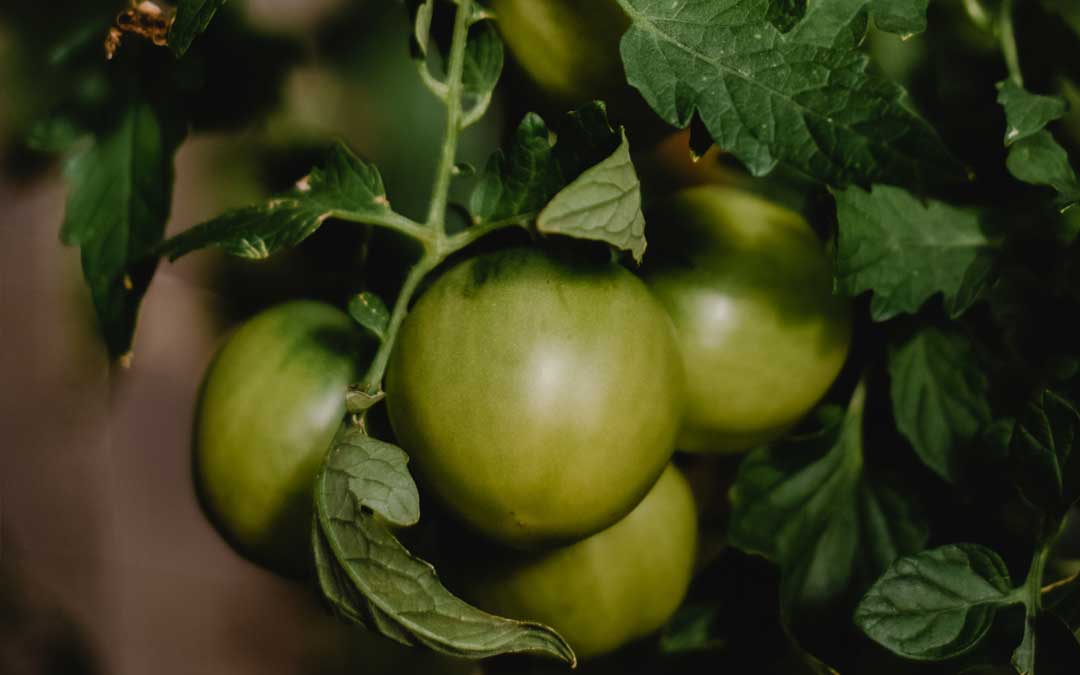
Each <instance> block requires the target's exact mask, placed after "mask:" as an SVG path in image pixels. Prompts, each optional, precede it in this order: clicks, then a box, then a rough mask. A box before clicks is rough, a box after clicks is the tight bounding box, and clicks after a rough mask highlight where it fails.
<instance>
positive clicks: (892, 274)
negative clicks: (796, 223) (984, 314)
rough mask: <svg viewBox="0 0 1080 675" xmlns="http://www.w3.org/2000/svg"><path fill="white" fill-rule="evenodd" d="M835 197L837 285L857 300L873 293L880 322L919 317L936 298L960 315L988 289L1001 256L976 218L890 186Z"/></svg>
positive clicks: (842, 192)
mask: <svg viewBox="0 0 1080 675" xmlns="http://www.w3.org/2000/svg"><path fill="white" fill-rule="evenodd" d="M833 196H834V197H835V198H836V206H837V218H838V219H839V221H840V234H839V245H838V251H837V255H836V277H837V281H836V283H837V287H838V288H839V289H840V290H841V291H843V292H845V293H847V294H848V295H851V296H855V295H858V294H860V293H862V292H864V291H872V292H873V295H874V297H873V300H872V301H871V304H870V311H871V314H872V315H873V318H874V319H875V320H876V321H885V320H888V319H891V318H893V317H894V316H896V315H897V314H901V313H908V314H914V313H915V312H917V311H918V310H919V308H920V307H922V305H923V303H925V302H926V301H927V300H929V299H930V297H931V296H933V295H936V294H938V293H941V294H942V296H943V297H944V300H945V309H946V311H947V312H948V313H949V315H950V316H951V317H954V318H955V317H958V316H960V315H961V314H963V313H964V311H965V310H967V308H968V307H970V306H971V305H972V304H974V303H975V301H976V300H978V298H979V297H980V296H981V294H982V293H983V291H984V290H985V288H986V287H987V286H988V284H989V281H990V277H991V272H992V269H993V266H994V262H995V258H996V251H995V246H994V244H993V243H992V242H991V241H990V238H989V237H988V236H987V235H986V233H985V232H984V231H983V227H982V225H981V224H980V222H979V219H978V217H977V216H976V215H975V214H974V213H972V212H970V211H966V210H963V209H958V208H955V207H953V206H950V205H948V204H944V203H942V202H937V201H930V202H928V203H926V204H923V203H922V202H921V201H919V200H918V199H917V198H916V197H915V196H913V195H912V194H910V193H909V192H907V191H905V190H903V189H901V188H897V187H891V186H886V185H875V186H874V187H873V190H872V191H871V192H867V191H865V190H862V189H861V188H858V187H851V188H848V189H847V190H837V191H834V192H833Z"/></svg>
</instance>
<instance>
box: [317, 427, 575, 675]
mask: <svg viewBox="0 0 1080 675" xmlns="http://www.w3.org/2000/svg"><path fill="white" fill-rule="evenodd" d="M407 461H408V457H407V455H406V454H405V452H404V451H403V450H401V449H400V448H397V447H396V446H393V445H390V444H388V443H383V442H381V441H377V440H375V439H372V438H370V437H368V436H367V435H366V434H365V433H364V432H363V431H361V430H359V429H355V428H353V429H347V430H345V431H343V432H342V433H341V434H339V437H338V439H337V440H336V441H335V443H334V446H333V447H332V448H331V450H330V454H329V456H328V458H327V463H326V466H325V467H324V470H323V471H322V472H321V473H320V475H319V477H318V479H317V482H316V489H315V501H316V508H317V513H318V521H317V523H318V526H317V527H316V532H314V533H313V548H314V553H315V561H316V571H317V572H318V576H319V583H320V586H321V587H322V589H323V591H324V593H325V595H326V596H327V599H328V600H329V602H330V604H331V605H332V607H333V608H334V610H335V612H336V613H338V615H339V616H341V617H343V618H346V619H348V620H351V621H355V622H357V623H361V624H363V625H365V626H367V627H368V628H370V629H372V630H376V631H378V632H380V633H382V634H383V635H386V636H387V637H390V638H392V639H394V640H397V641H398V642H402V643H404V644H409V645H413V644H421V645H424V646H426V647H429V648H431V649H434V650H437V651H440V652H444V653H447V654H451V655H454V656H460V657H465V658H487V657H490V656H495V655H498V654H506V653H514V652H536V653H544V654H548V655H550V656H554V657H556V658H559V659H562V660H563V661H566V662H568V663H570V664H574V663H575V662H576V659H575V657H574V653H573V651H572V650H571V649H570V647H569V645H567V644H566V642H565V641H564V640H563V639H562V638H561V637H559V635H558V634H557V633H555V632H554V631H553V630H551V629H550V628H547V627H546V626H542V625H540V624H535V623H529V622H524V621H514V620H511V619H504V618H501V617H497V616H494V615H491V614H487V613H486V612H482V611H480V610H479V609H476V608H475V607H472V606H471V605H468V604H467V603H465V602H463V601H462V600H460V599H458V598H457V597H455V596H454V595H452V594H451V593H450V592H449V591H448V590H446V588H445V587H444V586H443V585H442V583H441V582H440V581H439V578H438V576H437V575H436V573H435V569H434V568H433V567H432V566H431V565H430V564H428V563H426V562H424V561H423V560H421V559H419V558H417V557H415V556H413V555H412V554H411V553H409V552H408V551H407V550H406V549H405V548H404V547H403V546H402V545H401V543H400V542H399V541H398V540H397V539H396V538H395V537H394V535H393V534H392V533H391V532H390V530H388V529H387V527H386V526H385V525H384V524H383V522H382V521H381V520H380V517H381V518H384V519H386V520H387V521H389V522H390V523H393V524H398V525H407V524H410V523H413V522H416V519H417V518H418V517H419V508H418V504H419V501H418V500H419V497H418V493H417V491H416V485H415V483H413V480H412V477H411V475H410V474H409V472H408V469H407V467H406V462H407ZM369 509H370V511H373V512H374V513H371V512H370V511H369Z"/></svg>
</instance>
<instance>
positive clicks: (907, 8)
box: [793, 0, 928, 49]
mask: <svg viewBox="0 0 1080 675" xmlns="http://www.w3.org/2000/svg"><path fill="white" fill-rule="evenodd" d="M927 2H928V0H828V1H827V2H814V3H811V5H810V8H809V10H807V11H806V12H805V18H804V20H803V21H802V23H800V24H798V30H797V31H796V32H795V33H794V34H793V37H797V38H798V40H799V41H800V42H804V43H806V44H817V45H820V46H822V47H837V48H842V49H855V48H857V47H858V46H859V45H861V44H862V42H863V40H864V39H865V37H866V31H867V28H869V22H868V21H867V19H868V18H869V17H870V16H871V15H872V16H873V17H874V23H875V24H876V25H877V27H878V28H879V29H881V30H883V31H886V32H889V33H897V34H899V35H901V36H902V37H904V38H908V37H911V36H912V35H915V34H917V33H921V32H923V31H924V30H926V7H927ZM799 18H803V17H799Z"/></svg>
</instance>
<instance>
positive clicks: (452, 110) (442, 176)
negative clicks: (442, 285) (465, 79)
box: [427, 0, 472, 233]
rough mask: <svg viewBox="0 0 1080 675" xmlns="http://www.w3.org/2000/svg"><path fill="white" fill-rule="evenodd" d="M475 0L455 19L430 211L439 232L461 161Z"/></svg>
mask: <svg viewBox="0 0 1080 675" xmlns="http://www.w3.org/2000/svg"><path fill="white" fill-rule="evenodd" d="M471 15H472V0H460V2H459V3H458V8H457V15H456V17H455V18H454V37H453V41H452V42H451V43H450V68H449V72H448V73H447V77H446V84H447V97H446V135H445V137H444V138H443V150H442V157H441V158H440V159H439V167H438V169H437V170H436V172H435V189H434V191H433V192H432V195H431V208H430V209H429V210H428V219H427V224H428V227H430V228H431V229H433V230H435V231H436V232H439V233H445V231H446V205H447V203H448V202H449V200H450V180H451V179H452V178H453V176H454V165H455V164H456V163H457V144H458V134H460V133H461V128H462V120H461V94H462V83H461V80H462V73H463V72H464V71H465V44H466V41H467V40H468V37H469V18H470V16H471Z"/></svg>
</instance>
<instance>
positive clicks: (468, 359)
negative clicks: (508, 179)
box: [386, 248, 683, 547]
mask: <svg viewBox="0 0 1080 675" xmlns="http://www.w3.org/2000/svg"><path fill="white" fill-rule="evenodd" d="M663 311H664V310H663V308H662V307H660V305H659V304H658V303H657V302H656V301H655V300H654V299H653V298H652V297H650V295H649V292H648V290H647V289H646V288H645V286H644V284H642V283H641V282H640V281H638V280H637V279H635V278H634V277H633V275H631V274H630V273H629V272H628V271H627V270H626V269H625V268H623V267H621V266H619V265H615V264H612V263H610V262H607V261H606V260H603V261H601V262H600V263H597V262H595V261H592V260H588V259H582V258H581V257H579V256H567V255H565V254H562V255H560V254H549V253H543V252H540V251H536V250H534V249H532V248H515V249H510V250H507V251H500V252H496V253H490V254H486V255H482V256H479V257H476V258H471V259H469V260H467V261H465V262H463V263H461V264H459V265H456V266H455V267H454V268H453V269H451V270H449V271H448V272H447V273H446V274H444V275H443V276H441V277H440V278H439V279H438V280H437V281H436V282H435V283H434V284H433V285H432V286H431V288H430V289H428V290H427V291H426V292H425V293H424V294H423V295H422V296H421V297H420V300H419V301H418V302H417V304H416V306H415V307H414V308H413V310H412V312H411V313H410V314H409V317H408V318H407V319H406V320H405V324H404V325H403V326H402V331H401V334H400V337H399V338H398V347H397V349H396V350H395V351H394V356H393V358H392V360H391V363H390V368H389V370H388V372H387V387H386V393H387V402H388V408H389V412H390V420H391V422H392V423H393V425H394V431H395V432H396V433H397V436H398V440H399V441H400V442H401V445H402V447H403V448H405V449H406V450H407V451H408V453H409V455H410V456H411V457H412V458H413V461H414V462H415V466H416V469H417V471H418V472H419V473H420V475H421V476H422V477H423V478H425V479H426V484H427V485H429V486H430V488H431V491H432V492H433V493H434V494H435V495H438V497H439V498H441V499H442V500H443V501H444V503H445V504H446V505H447V506H448V507H449V508H450V509H451V510H452V511H453V512H455V513H456V514H458V515H459V516H460V517H461V518H462V519H463V520H464V521H465V522H466V523H467V524H468V525H470V526H471V527H473V528H475V529H476V530H477V531H479V532H482V533H484V534H486V535H488V536H490V537H492V538H494V539H496V540H498V541H501V542H504V543H507V544H509V545H512V546H519V547H535V546H539V545H545V544H548V545H549V544H552V543H563V542H567V541H572V540H575V539H580V538H581V537H583V536H586V535H589V534H592V533H594V532H597V531H599V530H601V529H603V528H605V527H607V526H609V525H611V524H612V523H613V522H615V521H616V520H618V519H619V518H621V517H622V516H624V515H625V514H626V513H627V512H628V511H629V510H630V509H631V508H633V506H634V504H636V503H637V502H638V501H640V500H641V498H642V496H643V495H644V494H645V492H646V491H648V489H649V486H650V485H652V483H653V481H655V480H656V477H657V476H658V475H659V474H660V472H661V471H662V470H663V468H664V465H665V464H667V461H668V459H669V458H670V457H671V453H672V452H673V451H674V448H675V445H674V441H675V430H676V429H677V427H678V423H679V419H680V415H681V412H682V387H683V373H682V369H681V367H680V364H679V361H678V351H677V349H678V348H677V346H676V344H675V337H674V332H673V330H672V327H671V324H670V322H669V321H667V320H665V317H664V314H663ZM628 335H633V336H634V337H633V339H627V336H628ZM628 364H633V366H632V367H628ZM448 410H453V411H454V412H453V414H449V415H448V414H447V411H448Z"/></svg>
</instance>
